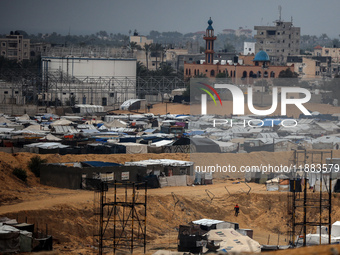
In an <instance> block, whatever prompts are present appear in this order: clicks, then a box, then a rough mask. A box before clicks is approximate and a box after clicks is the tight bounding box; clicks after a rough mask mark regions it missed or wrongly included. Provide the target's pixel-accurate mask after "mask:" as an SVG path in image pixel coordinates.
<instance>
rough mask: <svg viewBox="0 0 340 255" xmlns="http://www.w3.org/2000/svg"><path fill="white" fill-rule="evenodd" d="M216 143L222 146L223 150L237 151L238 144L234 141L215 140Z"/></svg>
mask: <svg viewBox="0 0 340 255" xmlns="http://www.w3.org/2000/svg"><path fill="white" fill-rule="evenodd" d="M214 142H215V143H217V144H218V146H220V150H221V152H235V151H237V148H238V144H237V143H232V142H221V141H214Z"/></svg>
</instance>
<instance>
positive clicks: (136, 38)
mask: <svg viewBox="0 0 340 255" xmlns="http://www.w3.org/2000/svg"><path fill="white" fill-rule="evenodd" d="M131 42H135V43H136V44H137V45H139V46H141V47H144V45H145V44H151V43H153V40H151V39H148V38H147V37H146V36H143V35H131V36H130V43H131Z"/></svg>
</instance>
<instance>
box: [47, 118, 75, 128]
mask: <svg viewBox="0 0 340 255" xmlns="http://www.w3.org/2000/svg"><path fill="white" fill-rule="evenodd" d="M71 124H74V123H73V122H72V121H69V120H67V119H60V120H56V121H53V122H52V123H51V126H69V125H71Z"/></svg>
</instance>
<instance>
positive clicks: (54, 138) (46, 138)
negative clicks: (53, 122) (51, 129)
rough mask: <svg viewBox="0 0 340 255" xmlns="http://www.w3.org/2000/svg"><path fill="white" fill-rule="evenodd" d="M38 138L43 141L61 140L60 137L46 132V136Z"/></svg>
mask: <svg viewBox="0 0 340 255" xmlns="http://www.w3.org/2000/svg"><path fill="white" fill-rule="evenodd" d="M40 140H44V141H49V142H58V141H61V140H62V139H60V138H58V137H56V136H54V135H52V134H48V135H47V136H45V137H43V138H41V139H40Z"/></svg>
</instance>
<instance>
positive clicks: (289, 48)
mask: <svg viewBox="0 0 340 255" xmlns="http://www.w3.org/2000/svg"><path fill="white" fill-rule="evenodd" d="M254 29H255V30H256V31H257V33H256V35H255V39H256V44H255V52H259V51H260V50H263V51H265V52H267V54H268V55H269V57H270V60H271V62H272V63H273V64H275V65H279V64H285V63H286V62H287V57H288V56H291V55H297V54H299V52H300V27H294V26H293V23H292V22H283V21H281V20H278V21H275V26H255V27H254Z"/></svg>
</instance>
